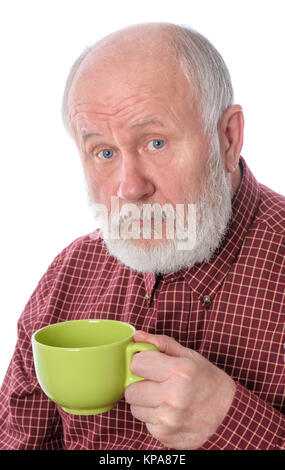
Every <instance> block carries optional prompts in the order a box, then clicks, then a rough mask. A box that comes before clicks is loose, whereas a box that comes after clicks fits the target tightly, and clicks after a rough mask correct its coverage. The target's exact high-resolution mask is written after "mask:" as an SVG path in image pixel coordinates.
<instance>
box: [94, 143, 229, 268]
mask: <svg viewBox="0 0 285 470" xmlns="http://www.w3.org/2000/svg"><path fill="white" fill-rule="evenodd" d="M231 199H232V186H231V178H230V175H229V174H227V173H226V172H225V169H224V167H223V163H222V159H221V156H220V153H219V143H218V139H217V137H216V139H215V140H213V142H212V151H211V153H210V155H209V158H208V171H207V175H206V179H205V182H204V188H203V191H202V194H201V195H200V198H199V201H198V202H197V203H196V220H195V221H194V220H193V221H192V222H193V224H195V226H196V234H195V244H194V246H193V247H192V248H191V249H186V250H185V249H181V248H179V247H180V246H181V244H180V243H179V240H178V239H177V238H174V239H166V238H165V239H163V240H160V242H159V243H158V241H157V240H156V241H155V243H153V240H152V241H151V240H150V241H148V242H144V244H143V246H142V243H137V242H136V240H132V239H114V238H110V237H109V236H108V235H107V233H106V232H104V228H103V227H104V224H103V223H102V220H100V216H98V212H97V210H96V203H95V202H94V201H92V200H91V199H90V195H89V201H90V206H91V210H92V212H93V215H94V217H95V219H96V221H97V223H98V224H99V227H100V228H101V231H102V236H103V239H104V242H105V244H106V246H107V249H108V250H109V252H110V253H111V254H112V255H113V256H114V257H116V258H117V259H118V260H119V261H121V262H122V263H123V264H125V265H127V266H128V267H130V268H132V269H134V270H135V271H138V272H142V273H145V272H153V273H162V274H165V273H171V272H176V271H179V270H180V269H185V268H191V267H192V266H194V265H195V264H196V263H202V262H203V261H210V259H211V258H212V257H213V255H214V253H215V251H216V250H217V249H218V248H219V246H220V244H221V243H222V241H223V238H224V236H225V234H226V231H227V228H228V224H229V221H230V219H231V215H232V204H231ZM188 202H189V201H188V200H187V201H186V204H188ZM188 220H189V219H188ZM190 223H191V220H190ZM180 242H181V240H180Z"/></svg>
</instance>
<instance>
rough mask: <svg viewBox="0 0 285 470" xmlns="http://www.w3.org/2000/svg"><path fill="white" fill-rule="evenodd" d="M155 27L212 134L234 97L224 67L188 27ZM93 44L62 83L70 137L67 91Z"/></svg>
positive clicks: (208, 45)
mask: <svg viewBox="0 0 285 470" xmlns="http://www.w3.org/2000/svg"><path fill="white" fill-rule="evenodd" d="M157 26H158V27H159V28H161V31H162V32H165V33H166V36H168V40H169V45H170V46H171V47H172V48H173V50H174V51H175V52H176V54H177V58H178V60H179V62H180V64H181V67H182V70H183V72H184V74H185V76H186V78H187V79H188V81H189V82H190V83H191V84H192V85H193V87H194V94H195V98H196V101H197V103H198V105H199V106H200V111H201V115H202V119H203V123H204V132H205V134H207V135H209V136H212V135H213V134H214V133H215V132H216V131H217V125H218V122H219V120H220V118H221V116H222V114H223V113H224V111H225V110H226V109H227V108H229V107H230V106H231V105H232V104H233V100H234V94H233V87H232V83H231V77H230V74H229V71H228V69H227V66H226V64H225V62H224V60H223V58H222V56H221V55H220V53H219V52H218V51H217V50H216V48H215V47H214V46H213V45H212V44H211V42H210V41H209V40H208V39H207V38H206V37H204V36H203V35H202V34H200V33H198V32H197V31H195V30H193V29H192V28H190V27H189V26H181V25H176V24H172V23H158V24H157ZM93 46H94V45H93ZM93 46H89V47H87V48H86V49H85V50H84V51H83V52H82V54H81V55H80V56H79V57H78V58H77V59H76V61H75V62H74V64H73V65H72V67H71V70H70V72H69V74H68V77H67V81H66V85H65V90H64V94H63V100H62V118H63V123H64V126H65V128H66V130H67V131H68V133H69V134H70V135H71V136H72V132H71V129H70V124H69V120H68V116H67V100H68V94H69V91H70V88H71V85H72V82H73V79H74V76H75V74H76V72H77V70H78V69H79V66H80V64H81V63H82V62H83V61H84V59H85V57H86V56H87V55H88V53H89V52H90V51H91V50H92V48H93Z"/></svg>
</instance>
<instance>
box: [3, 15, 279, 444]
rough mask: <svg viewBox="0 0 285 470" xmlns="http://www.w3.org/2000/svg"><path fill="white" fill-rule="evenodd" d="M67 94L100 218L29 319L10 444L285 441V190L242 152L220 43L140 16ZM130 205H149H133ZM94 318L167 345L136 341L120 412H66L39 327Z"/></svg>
mask: <svg viewBox="0 0 285 470" xmlns="http://www.w3.org/2000/svg"><path fill="white" fill-rule="evenodd" d="M63 104H64V106H63V112H64V120H65V124H66V126H67V128H68V130H69V132H70V133H71V134H72V136H73V138H74V140H75V142H76V145H77V147H78V150H79V154H80V157H81V161H82V165H83V169H84V173H85V177H86V182H87V186H88V191H89V196H90V199H91V202H92V207H93V209H94V214H95V215H96V217H97V221H98V223H99V224H101V231H100V232H98V231H96V232H95V233H94V234H89V235H87V236H83V237H81V238H80V239H78V240H75V241H74V242H73V243H72V244H71V245H70V246H68V247H67V248H66V249H65V250H63V252H62V253H60V254H59V255H58V256H57V257H56V259H55V260H54V261H53V263H52V264H51V266H50V267H49V269H48V271H47V272H46V274H45V275H44V276H43V278H42V279H41V281H40V282H39V284H38V286H37V288H36V290H35V291H34V293H33V295H32V297H31V299H30V300H29V302H28V304H27V306H26V308H25V310H24V312H23V314H22V315H21V317H20V320H19V323H18V342H17V346H16V349H15V352H14V355H13V359H12V361H11V364H10V366H9V369H8V371H7V374H6V377H5V380H4V383H3V386H2V390H1V394H2V395H1V421H0V423H1V435H0V446H1V449H116V450H118V449H158V450H160V449H215V450H216V449H284V448H285V447H284V446H285V444H284V422H285V421H284V416H283V415H282V411H283V412H284V344H285V340H284V241H285V217H284V216H285V199H284V197H283V196H280V195H278V194H276V193H275V192H273V191H272V190H270V189H268V188H266V187H265V186H263V185H261V184H259V183H258V182H257V181H256V179H255V178H254V176H253V175H252V173H251V172H250V170H249V168H248V166H247V165H246V162H245V160H244V159H243V158H242V157H241V156H240V153H241V149H242V142H243V113H242V108H241V107H240V106H239V105H234V104H233V92H232V86H231V80H230V76H229V73H228V71H227V68H226V66H225V64H224V62H223V60H222V58H221V56H220V55H219V53H218V52H217V51H216V49H215V48H214V47H213V46H212V45H211V44H210V43H209V41H208V40H207V39H205V38H204V37H203V36H201V35H200V34H198V33H196V32H194V31H192V30H191V29H188V28H186V27H180V26H177V25H172V24H144V25H136V26H132V27H129V28H126V29H123V30H121V31H118V32H116V33H113V34H111V35H110V36H108V37H107V38H104V39H103V40H101V41H99V42H98V43H96V44H95V45H94V46H92V47H91V48H89V49H88V50H87V51H85V52H84V53H83V54H82V56H81V57H80V58H79V59H78V60H77V61H76V62H75V64H74V66H73V68H72V70H71V73H70V75H69V78H68V80H67V85H66V90H65V95H64V102H63ZM112 201H115V202H116V203H117V205H118V208H119V211H120V217H119V218H117V219H116V217H113V215H114V214H113V213H114V212H115V211H114V209H113V208H112V204H111V202H112ZM130 204H132V206H134V207H136V208H137V209H138V210H139V211H140V212H139V215H138V216H136V217H134V216H133V215H132V213H131V211H129V210H128V211H127V212H126V213H124V215H122V214H123V212H121V210H123V209H124V207H126V205H130ZM145 205H149V206H150V207H151V208H153V207H157V206H159V207H164V206H165V205H168V207H178V206H179V207H181V206H182V207H183V210H184V213H183V217H184V216H186V221H187V222H186V232H185V231H184V234H185V233H186V235H187V233H188V234H189V233H190V231H191V230H190V228H191V227H193V226H195V228H196V230H195V237H193V233H192V235H191V237H190V235H189V236H188V241H192V242H193V243H192V244H190V245H191V246H190V245H187V243H186V245H183V244H182V245H181V239H182V238H183V237H182V238H181V237H180V238H179V233H178V232H179V230H178V228H177V227H179V224H177V225H176V229H175V230H174V232H173V236H167V227H166V222H167V216H164V217H162V229H161V236H160V237H158V236H157V237H156V236H154V235H155V233H156V230H155V229H154V226H153V222H154V218H155V217H154V215H155V211H153V212H152V211H150V212H149V218H148V219H147V220H146V217H145V214H143V209H144V206H145ZM98 207H99V209H100V208H102V207H105V208H106V211H107V214H108V222H110V225H109V227H108V228H106V217H105V220H103V217H102V213H101V212H100V210H98ZM128 207H129V206H128ZM190 207H194V208H195V211H194V212H193V211H192V212H191V210H190ZM178 212H179V211H177V214H176V213H175V219H176V220H178ZM180 215H181V214H180ZM105 216H106V212H105ZM184 218H185V217H184ZM116 220H117V226H116ZM107 225H108V224H107ZM114 225H115V226H116V227H115V228H118V229H119V230H118V232H117V233H119V236H110V226H111V227H113V228H114ZM190 226H191V227H190ZM145 227H148V228H150V227H151V229H150V230H149V232H150V235H151V236H148V237H146V236H145V237H144V236H138V237H135V236H132V235H130V228H131V229H132V230H131V234H133V233H134V232H133V229H134V228H136V229H139V230H138V232H139V234H140V235H142V233H145V232H144V230H143V229H145ZM111 232H112V231H111ZM111 235H112V233H111ZM127 235H129V236H127ZM184 238H185V237H184ZM190 238H191V240H190ZM184 241H185V240H184ZM186 241H187V236H186ZM95 317H96V318H109V319H116V320H122V321H126V322H129V323H131V324H133V325H134V326H135V327H136V329H137V330H138V331H137V332H136V334H135V340H136V341H145V342H150V343H153V344H155V345H156V346H157V347H158V349H159V351H146V352H141V353H138V354H137V355H135V357H134V358H133V360H132V364H131V369H132V371H133V372H134V373H136V374H138V375H141V376H142V377H144V378H145V379H146V380H145V381H141V382H138V383H135V384H132V385H131V386H129V387H128V388H127V389H126V392H125V397H124V399H122V400H120V401H119V403H118V404H117V405H116V406H115V407H114V408H113V409H112V410H110V411H108V412H106V413H103V414H101V415H87V416H78V415H72V414H68V413H66V412H65V411H63V410H62V409H61V408H60V407H59V406H57V405H56V404H55V403H53V402H52V401H51V400H49V399H48V398H47V397H46V396H45V395H44V393H43V392H42V391H41V389H40V387H39V385H38V382H37V379H36V376H35V372H34V366H33V357H32V350H31V336H32V334H33V332H34V331H36V330H37V329H39V328H40V327H42V326H45V325H48V324H50V323H55V322H60V321H65V320H73V319H83V318H95Z"/></svg>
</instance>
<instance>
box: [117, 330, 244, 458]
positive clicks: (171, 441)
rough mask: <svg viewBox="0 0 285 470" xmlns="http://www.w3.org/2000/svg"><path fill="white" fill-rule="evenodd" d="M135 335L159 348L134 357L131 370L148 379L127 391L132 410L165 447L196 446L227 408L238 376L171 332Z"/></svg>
mask: <svg viewBox="0 0 285 470" xmlns="http://www.w3.org/2000/svg"><path fill="white" fill-rule="evenodd" d="M134 339H135V341H144V342H147V343H152V344H155V345H156V346H157V347H158V349H159V350H160V352H157V351H143V352H140V353H138V354H135V356H134V357H133V359H132V363H131V371H132V372H133V373H135V374H137V375H140V376H141V377H144V378H145V379H147V380H145V381H141V382H137V383H134V384H132V385H130V386H129V387H128V388H127V389H126V391H125V399H126V401H127V402H128V403H129V404H130V406H131V412H132V414H133V416H134V417H135V418H137V419H139V420H140V421H143V422H144V423H146V426H147V429H148V431H149V432H150V433H151V434H152V435H153V436H154V437H155V438H156V439H158V440H159V441H160V442H161V443H163V444H164V445H165V446H166V447H169V448H172V449H184V450H186V449H198V448H199V447H200V446H201V445H202V444H203V443H204V442H205V441H206V440H207V439H208V438H209V437H210V436H211V435H212V434H213V433H214V432H215V431H216V429H217V427H218V426H219V425H220V424H221V422H222V421H223V419H224V417H225V415H226V414H227V411H228V409H229V407H230V405H231V403H232V400H233V397H234V394H235V388H236V387H235V382H234V381H233V380H232V378H231V377H230V376H229V375H227V374H226V373H225V372H224V371H222V370H221V369H219V368H218V367H216V366H215V365H213V364H212V363H211V362H210V361H208V360H207V359H206V358H204V357H203V356H201V354H199V353H197V352H196V351H193V350H191V349H188V348H184V347H183V346H181V345H180V344H179V343H177V342H176V341H175V340H174V339H173V338H169V337H168V336H161V335H151V334H148V333H144V332H142V331H137V332H136V333H135V336H134Z"/></svg>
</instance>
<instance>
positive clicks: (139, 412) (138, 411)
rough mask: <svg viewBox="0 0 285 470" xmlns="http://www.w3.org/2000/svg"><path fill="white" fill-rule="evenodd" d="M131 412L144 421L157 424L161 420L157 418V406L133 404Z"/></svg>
mask: <svg viewBox="0 0 285 470" xmlns="http://www.w3.org/2000/svg"><path fill="white" fill-rule="evenodd" d="M131 413H132V415H133V416H134V418H136V419H138V420H139V421H142V422H143V423H147V424H152V425H157V424H159V421H158V420H157V418H156V408H145V407H142V406H134V405H131Z"/></svg>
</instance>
